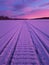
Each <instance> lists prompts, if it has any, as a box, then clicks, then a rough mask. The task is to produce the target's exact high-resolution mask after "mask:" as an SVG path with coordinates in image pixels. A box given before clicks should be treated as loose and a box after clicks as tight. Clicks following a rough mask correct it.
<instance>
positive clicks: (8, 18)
mask: <svg viewBox="0 0 49 65" xmlns="http://www.w3.org/2000/svg"><path fill="white" fill-rule="evenodd" d="M37 19H49V17H41V18H34V19H30V20H37ZM0 20H29V19H28V18H10V17H8V16H0Z"/></svg>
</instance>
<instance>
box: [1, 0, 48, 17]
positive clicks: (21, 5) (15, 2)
mask: <svg viewBox="0 0 49 65" xmlns="http://www.w3.org/2000/svg"><path fill="white" fill-rule="evenodd" d="M0 16H9V17H20V18H35V17H49V0H0Z"/></svg>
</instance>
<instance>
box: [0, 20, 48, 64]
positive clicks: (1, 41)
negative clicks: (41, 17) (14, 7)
mask: <svg viewBox="0 0 49 65" xmlns="http://www.w3.org/2000/svg"><path fill="white" fill-rule="evenodd" d="M2 23H3V22H2ZM6 23H7V22H6ZM9 23H10V22H9ZM36 23H37V24H39V26H40V27H38V26H37V24H36ZM41 23H42V22H41ZM47 23H48V24H49V22H47ZM10 24H12V25H13V26H12V27H9V28H10V30H5V31H6V32H5V33H4V32H3V35H0V64H1V65H49V35H48V34H47V33H46V32H45V31H43V30H44V28H43V29H42V25H40V23H39V21H35V22H33V20H32V22H31V21H19V22H17V21H15V22H13V23H10ZM15 24H16V25H15ZM42 24H43V23H42ZM7 25H8V24H6V27H7ZM0 28H1V27H0ZM45 30H46V24H45ZM0 31H2V30H0ZM48 32H49V31H48Z"/></svg>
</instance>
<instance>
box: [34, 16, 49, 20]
mask: <svg viewBox="0 0 49 65" xmlns="http://www.w3.org/2000/svg"><path fill="white" fill-rule="evenodd" d="M34 19H35V20H37V19H49V17H41V18H34Z"/></svg>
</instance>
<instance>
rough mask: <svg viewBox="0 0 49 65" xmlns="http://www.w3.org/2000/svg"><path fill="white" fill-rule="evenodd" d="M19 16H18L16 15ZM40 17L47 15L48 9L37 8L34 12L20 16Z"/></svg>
mask: <svg viewBox="0 0 49 65" xmlns="http://www.w3.org/2000/svg"><path fill="white" fill-rule="evenodd" d="M18 17H20V16H18ZM40 17H49V9H43V10H37V11H35V12H34V13H33V12H32V13H31V14H28V15H24V16H21V17H20V18H29V19H30V18H40Z"/></svg>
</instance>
